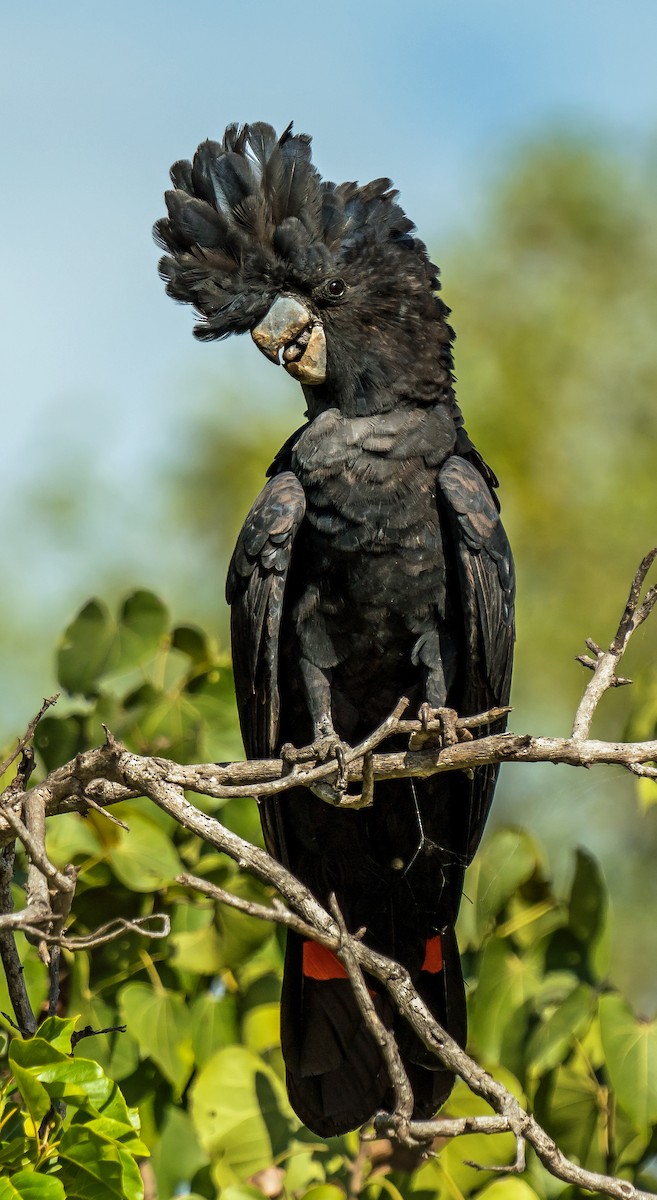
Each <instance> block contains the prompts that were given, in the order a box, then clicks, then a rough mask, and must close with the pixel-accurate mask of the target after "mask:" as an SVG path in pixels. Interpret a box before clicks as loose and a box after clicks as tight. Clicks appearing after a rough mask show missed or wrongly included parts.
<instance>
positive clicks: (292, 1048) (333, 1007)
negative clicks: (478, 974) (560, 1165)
mask: <svg viewBox="0 0 657 1200" xmlns="http://www.w3.org/2000/svg"><path fill="white" fill-rule="evenodd" d="M421 963H422V965H421V968H420V970H419V972H418V973H417V974H415V978H414V982H415V985H416V987H417V990H418V992H419V993H420V995H421V997H422V999H423V1000H424V1001H425V1003H426V1004H427V1005H428V1007H429V1009H430V1010H431V1012H432V1013H433V1015H434V1016H435V1018H436V1019H437V1021H438V1022H439V1023H440V1025H442V1026H443V1028H444V1029H446V1030H447V1032H448V1033H450V1034H451V1036H452V1037H453V1038H455V1039H456V1041H458V1042H459V1043H460V1044H461V1045H464V1044H465V1038H466V1018H465V992H464V987H463V976H462V973H461V964H460V959H459V954H458V948H457V945H456V937H455V934H454V930H453V929H447V930H445V931H443V932H442V933H441V934H435V935H433V936H432V937H430V938H427V939H426V942H425V945H424V949H423V958H422V960H421ZM368 983H369V987H370V992H371V995H372V998H373V1000H374V1004H375V1007H376V1010H377V1012H378V1014H379V1016H380V1017H381V1019H382V1020H383V1022H384V1024H385V1025H386V1026H387V1027H388V1028H389V1029H391V1030H393V1032H394V1034H395V1037H396V1039H397V1043H398V1045H399V1048H400V1051H401V1054H402V1059H403V1061H404V1065H405V1067H406V1071H407V1074H408V1076H409V1079H410V1082H411V1087H412V1089H413V1094H414V1097H415V1109H414V1116H415V1117H416V1118H418V1119H426V1118H427V1117H430V1116H432V1115H433V1114H434V1113H435V1112H436V1110H437V1109H438V1108H439V1107H440V1105H441V1104H443V1103H444V1101H445V1100H446V1099H447V1097H448V1095H449V1093H450V1091H451V1089H452V1085H453V1082H454V1079H453V1076H452V1074H451V1073H450V1072H449V1071H446V1070H445V1069H444V1068H443V1067H441V1065H440V1063H439V1062H438V1060H437V1059H436V1058H435V1056H433V1055H432V1054H431V1052H430V1051H429V1050H427V1049H426V1047H425V1046H424V1045H423V1043H422V1042H421V1041H420V1039H419V1038H418V1037H417V1035H416V1034H415V1033H414V1032H413V1030H412V1029H411V1028H410V1026H409V1025H408V1024H407V1023H406V1022H405V1021H404V1020H403V1019H402V1018H401V1017H400V1016H399V1015H398V1014H396V1012H395V1009H394V1006H393V1004H392V1002H391V1000H390V997H389V996H388V994H387V993H386V992H385V991H383V990H382V989H381V988H380V985H378V984H377V983H376V981H374V980H371V981H368ZM281 1035H282V1043H283V1054H284V1057H285V1063H286V1068H287V1086H288V1094H289V1097H290V1101H291V1103H292V1106H293V1108H294V1109H295V1111H296V1112H297V1114H298V1116H299V1117H300V1118H301V1120H302V1121H303V1122H304V1124H305V1125H307V1126H308V1127H309V1128H310V1129H312V1130H313V1131H314V1132H315V1133H317V1134H319V1136H320V1137H335V1136H337V1135H339V1134H341V1133H345V1132H347V1130H350V1129H356V1128H358V1127H359V1126H360V1125H363V1124H364V1123H365V1122H366V1121H368V1120H370V1119H371V1118H372V1117H373V1115H374V1114H375V1113H376V1112H378V1111H379V1110H387V1111H390V1110H391V1108H392V1107H393V1096H392V1091H391V1087H390V1080H389V1078H388V1074H387V1071H386V1067H385V1063H384V1061H383V1058H382V1056H381V1050H380V1048H379V1047H378V1045H377V1043H376V1042H375V1041H374V1038H373V1037H372V1035H371V1033H370V1032H369V1030H368V1028H367V1026H366V1024H365V1021H364V1019H363V1016H362V1014H361V1012H360V1011H359V1009H358V1007H357V1005H356V1001H355V999H354V994H353V991H352V987H351V983H350V981H349V979H348V977H347V973H346V971H345V968H344V967H343V965H342V963H340V961H339V960H338V959H337V958H336V956H335V955H334V954H333V953H332V952H331V951H329V950H326V949H325V948H324V947H322V946H319V945H318V944H317V943H315V942H311V941H307V940H306V939H304V938H301V937H299V936H298V935H296V934H292V933H289V934H288V942H287V954H286V961H285V977H284V981H283V996H282V1001H281Z"/></svg>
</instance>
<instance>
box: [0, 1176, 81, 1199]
mask: <svg viewBox="0 0 657 1200" xmlns="http://www.w3.org/2000/svg"><path fill="white" fill-rule="evenodd" d="M0 1200H66V1192H65V1191H64V1186H63V1184H62V1183H61V1181H60V1180H59V1179H57V1177H56V1176H55V1175H43V1174H41V1172H36V1171H18V1172H17V1173H16V1174H15V1175H12V1177H11V1179H0Z"/></svg>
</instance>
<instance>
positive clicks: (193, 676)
mask: <svg viewBox="0 0 657 1200" xmlns="http://www.w3.org/2000/svg"><path fill="white" fill-rule="evenodd" d="M58 663H59V673H60V682H61V684H62V686H64V687H66V689H67V690H68V691H69V693H71V694H70V697H69V700H68V702H67V705H68V707H67V708H63V709H62V711H58V710H57V709H56V710H54V713H53V715H49V716H47V717H46V718H44V720H43V721H42V723H41V726H40V727H39V731H38V736H37V744H38V748H39V752H40V755H41V758H42V761H43V764H44V765H45V766H47V767H52V766H55V765H58V764H59V763H61V762H62V761H64V760H66V759H68V758H69V757H70V756H71V754H73V753H75V752H76V751H77V750H81V749H83V748H85V747H87V746H89V745H92V744H97V743H98V742H100V741H101V740H102V738H103V731H102V723H103V722H104V723H105V724H108V725H109V726H110V727H111V728H112V731H113V732H114V733H115V734H117V735H118V736H120V737H121V738H122V739H123V740H124V741H125V742H126V744H127V745H128V746H129V747H130V748H132V749H134V750H136V751H140V752H145V753H153V752H155V753H157V754H159V755H168V754H171V755H173V754H175V755H176V756H179V757H180V758H181V760H183V761H199V760H201V759H203V758H208V759H211V758H213V757H214V758H218V757H224V758H227V757H230V756H233V755H234V756H237V744H238V739H237V731H236V725H235V715H234V710H233V708H232V703H231V679H230V671H229V669H228V666H227V662H226V659H225V657H224V656H222V655H221V653H219V652H218V651H217V650H216V648H215V647H214V646H213V645H212V643H211V641H210V640H209V639H208V638H207V636H206V635H205V634H204V633H203V632H202V631H201V630H198V629H193V628H191V627H181V626H178V627H174V628H171V627H170V623H169V619H168V615H167V613H166V610H165V608H164V606H163V605H162V603H161V602H160V601H159V600H158V599H157V597H155V596H153V595H152V594H150V593H146V592H136V593H133V594H132V595H131V596H129V597H128V598H127V600H126V601H125V602H124V603H123V604H122V605H121V606H120V607H119V609H118V612H117V613H116V614H112V613H111V612H110V611H109V610H108V609H107V607H106V606H105V605H104V604H102V603H100V602H98V601H93V602H91V603H90V604H88V605H86V606H85V607H84V608H83V609H82V611H81V613H80V614H79V615H78V617H77V618H76V619H75V620H74V621H73V622H72V624H71V625H70V626H69V628H68V629H67V631H66V633H65V635H64V638H63V641H62V644H61V646H60V650H59V655H58ZM206 804H207V805H208V808H209V809H211V810H212V811H214V812H216V813H217V815H218V816H219V817H220V819H221V820H223V821H224V822H226V824H228V825H229V826H230V827H231V828H232V829H234V830H235V831H236V832H238V833H239V834H241V835H242V836H246V837H249V838H250V839H251V840H256V841H257V840H258V839H259V836H260V834H259V826H258V819H257V813H256V811H255V805H254V804H253V802H252V801H250V800H248V799H245V800H243V801H235V800H231V801H229V802H227V803H225V802H221V801H211V800H207V801H206ZM113 811H114V812H116V813H117V814H118V815H119V816H120V817H121V818H122V819H123V820H124V821H125V822H126V823H127V824H128V825H129V826H130V832H129V833H128V832H125V831H124V830H122V829H120V828H118V827H117V826H116V825H114V824H111V823H110V822H108V821H107V819H106V818H105V817H103V816H102V815H100V814H99V813H96V812H93V811H92V812H90V813H89V815H88V816H86V817H85V818H82V817H80V816H75V815H69V816H62V817H58V818H57V819H55V820H52V821H51V822H50V825H49V842H48V846H49V851H50V854H51V856H52V857H53V860H54V861H55V862H56V863H57V864H58V865H63V864H64V863H66V862H69V861H72V862H74V863H75V864H76V865H77V866H78V867H79V870H80V875H79V884H78V893H77V896H76V900H75V904H74V909H73V931H74V932H75V933H77V934H82V933H86V932H89V931H90V930H92V929H93V928H94V927H95V926H97V925H99V924H101V923H102V922H103V921H105V920H106V919H107V917H108V915H112V916H115V915H121V916H126V917H131V918H132V917H143V916H145V915H148V914H150V913H152V912H154V911H156V910H158V911H166V912H168V913H169V915H170V917H171V922H172V935H171V937H170V938H169V939H168V940H167V942H165V943H164V942H155V943H148V942H146V941H145V940H144V939H141V938H139V937H136V936H127V935H126V936H125V937H123V938H121V939H120V940H119V941H118V942H114V943H108V944H107V945H104V946H100V947H98V948H97V949H95V950H93V951H89V952H78V953H76V954H75V955H70V954H68V953H64V955H63V958H64V971H63V977H62V1000H63V1002H64V1004H65V1008H66V1011H67V1012H68V1013H70V1014H71V1016H70V1017H66V1018H64V1019H60V1018H54V1019H52V1018H51V1019H47V1020H46V1021H45V1022H44V1023H43V1024H42V1025H41V1026H40V1029H39V1033H38V1036H37V1037H36V1038H34V1039H32V1040H31V1041H28V1042H24V1041H22V1040H21V1039H20V1037H18V1036H17V1035H16V1034H15V1031H14V1030H12V1029H11V1028H10V1027H9V1025H8V1023H7V1046H6V1054H5V1058H6V1083H5V1084H4V1088H3V1092H2V1096H3V1103H4V1104H5V1110H4V1113H5V1117H4V1124H3V1125H2V1134H1V1136H2V1137H3V1138H4V1141H3V1142H2V1143H0V1147H1V1150H0V1153H1V1157H0V1163H1V1164H2V1168H3V1171H4V1175H5V1178H4V1179H3V1180H2V1181H1V1182H0V1200H5V1197H6V1198H7V1200H9V1198H12V1200H14V1198H15V1197H25V1198H26V1200H42V1198H43V1200H59V1198H60V1197H61V1196H62V1195H63V1194H66V1195H71V1196H80V1197H81V1198H82V1197H85V1198H86V1197H87V1196H92V1195H93V1196H94V1197H95V1196H99V1197H101V1198H104V1197H107V1198H108V1200H110V1197H113V1196H118V1195H125V1196H126V1197H128V1198H130V1197H132V1196H134V1197H135V1198H137V1197H139V1196H140V1195H141V1194H142V1193H141V1190H140V1189H141V1186H142V1185H141V1180H140V1178H139V1177H138V1171H137V1168H136V1166H135V1158H142V1157H143V1156H145V1155H146V1153H147V1148H148V1150H149V1151H150V1153H151V1155H152V1158H151V1159H150V1160H149V1168H148V1169H150V1170H151V1171H152V1172H153V1174H154V1177H155V1181H156V1183H157V1188H158V1195H159V1197H160V1198H161V1200H168V1197H172V1196H174V1195H175V1196H188V1197H192V1198H193V1200H197V1198H204V1197H205V1198H207V1200H213V1198H214V1197H216V1196H219V1195H221V1197H222V1200H247V1198H248V1200H258V1197H262V1196H270V1197H276V1196H278V1195H283V1194H284V1195H285V1196H289V1197H294V1198H295V1200H339V1198H340V1197H344V1196H345V1195H346V1194H350V1195H354V1194H361V1195H363V1196H366V1197H367V1198H368V1200H370V1198H371V1200H384V1197H390V1198H391V1200H399V1197H400V1196H401V1197H403V1198H404V1200H412V1198H414V1197H416V1198H417V1200H427V1198H428V1197H429V1196H431V1197H435V1198H436V1200H454V1197H456V1196H462V1197H477V1198H478V1200H479V1198H480V1200H535V1198H536V1197H538V1198H539V1200H553V1198H554V1197H557V1196H564V1198H566V1197H567V1198H568V1200H571V1198H572V1197H573V1196H574V1195H575V1193H574V1192H573V1191H572V1189H569V1188H566V1187H565V1186H563V1185H559V1184H556V1183H555V1181H554V1180H552V1179H551V1178H550V1177H549V1176H548V1175H547V1173H546V1172H545V1170H544V1169H543V1168H542V1167H541V1165H540V1164H539V1163H538V1162H537V1161H536V1159H535V1158H532V1157H531V1156H530V1160H529V1163H528V1168H527V1171H526V1173H525V1175H524V1176H523V1178H522V1179H519V1178H514V1177H511V1176H506V1177H505V1176H503V1177H502V1178H498V1177H497V1176H496V1175H494V1174H493V1173H492V1172H491V1171H490V1170H487V1169H483V1170H477V1169H476V1168H474V1167H473V1166H472V1165H471V1164H472V1162H480V1163H485V1164H489V1165H497V1166H501V1167H502V1168H503V1167H504V1165H505V1164H509V1165H510V1164H511V1163H512V1162H513V1159H514V1156H515V1146H514V1140H513V1138H512V1137H511V1136H510V1135H508V1134H507V1135H497V1136H495V1137H486V1136H484V1135H480V1134H479V1135H469V1136H467V1137H463V1138H460V1139H456V1140H455V1141H453V1142H447V1143H446V1144H445V1145H444V1146H443V1148H442V1149H441V1151H440V1154H439V1155H438V1156H437V1157H436V1158H434V1159H431V1160H429V1161H427V1162H425V1163H423V1164H420V1165H419V1166H418V1164H409V1163H408V1162H403V1161H400V1160H399V1156H398V1155H395V1153H394V1152H393V1151H392V1149H391V1148H390V1147H389V1146H388V1145H387V1144H381V1143H380V1142H377V1143H373V1144H372V1145H370V1146H369V1147H367V1146H366V1147H365V1149H364V1148H363V1147H361V1146H360V1144H359V1141H358V1137H357V1135H355V1134H349V1135H347V1136H345V1137H343V1138H340V1139H334V1140H332V1141H330V1142H320V1141H319V1140H318V1139H317V1138H316V1137H315V1136H314V1135H312V1134H311V1133H310V1132H309V1131H308V1130H306V1129H304V1128H303V1127H302V1126H300V1124H299V1121H298V1119H297V1118H296V1117H295V1115H294V1114H293V1112H292V1110H291V1108H290V1106H289V1104H288V1101H287V1097H286V1094H285V1088H284V1084H283V1078H284V1073H283V1065H282V1059H281V1053H280V1046H279V1034H278V995H279V989H280V980H281V976H282V962H283V958H282V942H283V939H282V936H281V933H280V931H278V930H276V928H274V927H272V926H270V925H265V924H263V923H260V922H258V921H255V920H254V919H253V918H250V917H248V916H245V915H244V914H241V913H238V912H235V911H233V910H227V909H219V908H218V907H217V906H215V905H214V904H212V903H209V902H206V901H205V900H203V901H201V900H199V898H198V896H195V895H190V894H188V893H187V892H186V891H185V890H184V889H183V888H182V887H181V886H180V885H178V884H176V883H175V877H176V875H177V874H179V873H180V872H181V871H182V870H183V869H185V868H191V869H193V870H194V872H195V873H197V874H199V875H202V876H204V877H205V878H207V879H210V880H212V881H213V882H215V883H217V884H220V885H221V886H223V887H226V888H228V890H231V891H234V892H237V893H239V894H240V895H248V896H250V897H252V898H254V899H260V900H266V899H267V890H266V889H265V888H264V887H263V886H262V885H261V884H259V883H258V882H257V881H255V880H253V879H251V878H248V877H245V876H240V875H239V874H238V872H237V870H236V868H235V866H234V865H233V864H232V863H230V862H228V861H227V860H226V859H224V858H222V857H221V856H220V855H218V854H217V853H216V852H215V851H214V850H212V849H211V848H210V847H207V846H203V845H200V844H199V843H198V841H197V840H196V839H195V838H193V837H191V836H190V835H189V834H188V833H186V832H185V831H184V830H181V829H180V828H179V827H177V826H176V825H175V824H174V823H173V822H172V821H171V820H170V819H169V818H168V817H166V816H165V815H164V814H163V813H161V812H160V811H159V810H156V809H154V808H153V807H152V806H148V805H147V804H146V802H145V801H130V802H125V803H122V804H119V805H116V806H115V807H114V810H113ZM466 897H467V898H466V899H465V900H464V903H463V906H462V910H461V917H460V921H459V938H460V944H461V947H462V951H463V955H464V964H465V969H466V977H467V982H468V991H469V1008H470V1036H471V1049H472V1051H473V1053H474V1054H475V1055H476V1056H477V1057H478V1058H479V1060H480V1061H481V1062H483V1063H484V1065H486V1067H487V1068H488V1069H489V1070H490V1071H491V1072H492V1073H493V1074H494V1075H495V1076H497V1077H498V1078H500V1079H501V1080H502V1081H503V1082H504V1083H505V1084H506V1086H508V1087H509V1088H510V1089H511V1090H512V1091H513V1092H514V1093H515V1094H517V1095H518V1096H519V1097H521V1098H523V1099H526V1100H527V1102H528V1103H529V1104H530V1105H531V1106H533V1108H534V1109H535V1111H536V1113H537V1116H538V1118H539V1119H540V1120H541V1122H542V1123H543V1124H544V1125H545V1127H546V1128H547V1129H548V1131H549V1132H550V1133H551V1134H552V1135H553V1136H554V1137H555V1138H556V1140H557V1141H558V1143H559V1145H560V1146H561V1148H562V1149H563V1150H564V1152H565V1153H566V1154H568V1155H570V1156H572V1157H574V1158H576V1159H578V1160H579V1161H581V1162H582V1163H583V1164H584V1165H586V1166H588V1167H590V1168H593V1169H597V1170H602V1171H605V1172H610V1173H617V1174H619V1175H621V1176H622V1177H624V1178H628V1179H631V1180H633V1181H635V1182H637V1183H640V1184H642V1185H643V1186H655V1184H657V1178H655V1177H654V1172H655V1168H654V1162H655V1161H657V1133H656V1128H657V1094H656V1092H655V1083H654V1079H655V1071H656V1067H655V1063H656V1061H657V1032H656V1027H655V1023H654V1022H645V1021H641V1020H639V1019H637V1017H635V1015H634V1013H633V1012H632V1010H631V1008H630V1007H629V1006H628V1004H627V1002H626V1001H625V1000H624V999H623V998H622V997H621V996H620V995H619V994H618V993H617V992H615V991H614V990H613V989H612V988H611V987H610V985H609V983H608V979H607V971H608V967H609V961H608V960H609V953H608V945H609V939H608V915H609V904H608V898H607V892H606V887H605V883H604V880H603V878H602V876H601V873H600V870H599V867H598V866H597V864H596V862H595V860H594V859H593V858H592V857H591V856H590V854H588V853H587V852H585V851H583V850H578V851H577V852H576V854H575V857H574V862H573V864H572V868H571V880H570V883H569V886H568V889H567V891H566V894H565V895H561V894H560V893H559V891H558V890H557V889H556V888H555V886H554V884H553V882H552V880H551V879H550V872H549V867H548V864H547V862H546V860H545V856H544V854H543V851H542V850H541V848H540V846H539V845H538V844H537V842H536V841H535V839H534V838H532V837H531V835H530V834H528V833H527V832H525V831H523V830H519V829H514V828H506V829H500V830H498V831H497V832H496V833H495V834H494V835H493V836H492V837H490V838H489V840H488V841H487V842H486V843H485V845H484V848H483V849H482V851H481V852H480V854H479V855H478V856H477V858H476V860H475V863H474V865H473V867H472V868H471V869H470V872H469V877H468V880H467V883H466ZM108 904H109V905H111V914H110V913H108ZM18 942H19V945H20V950H21V954H22V956H23V958H24V962H25V973H26V979H27V982H28V987H29V990H30V995H31V997H32V1000H33V1003H35V1004H36V1005H37V1007H38V1005H39V1004H41V1003H42V1002H43V1001H44V999H45V996H46V993H47V983H46V980H45V977H44V970H43V968H42V966H41V964H40V963H38V961H37V960H36V956H35V955H34V952H33V951H32V950H31V949H30V948H28V946H27V944H26V943H25V942H24V939H22V938H21V937H19V938H18ZM0 992H2V994H0V1009H3V1010H5V1011H7V1009H8V1006H9V1000H8V997H7V995H6V992H5V991H4V987H3V988H2V989H0ZM78 1014H79V1017H78ZM76 1021H79V1024H80V1025H82V1026H86V1025H90V1026H91V1027H92V1028H94V1029H103V1028H107V1027H111V1026H116V1025H119V1024H122V1023H124V1024H126V1025H127V1032H126V1033H118V1032H116V1033H110V1034H98V1035H96V1036H93V1037H89V1038H87V1039H85V1041H84V1044H83V1045H84V1057H81V1056H79V1055H78V1054H76V1055H74V1056H73V1057H71V1055H70V1053H69V1051H70V1037H71V1032H72V1030H73V1028H74V1026H75V1024H76ZM112 1080H113V1081H114V1082H110V1081H112ZM119 1085H120V1088H121V1091H120V1092H119ZM123 1097H125V1099H124V1098H123ZM62 1103H63V1104H65V1105H66V1116H65V1117H62V1116H61V1115H60V1109H59V1107H58V1106H59V1105H60V1104H62ZM129 1106H132V1107H129ZM136 1110H138V1112H139V1118H140V1121H141V1130H142V1133H141V1134H139V1133H138V1125H137V1121H136V1115H135V1112H136ZM445 1111H446V1113H447V1114H450V1115H454V1116H456V1115H461V1114H465V1113H480V1112H486V1111H488V1110H487V1106H486V1104H485V1103H484V1102H483V1101H481V1100H478V1099H477V1098H475V1097H473V1096H472V1095H471V1094H470V1093H469V1092H468V1089H467V1088H466V1087H465V1085H463V1084H461V1083H459V1084H457V1086H456V1088H455V1090H454V1093H453V1095H452V1097H451V1099H450V1101H449V1103H448V1105H447V1108H446V1110H445ZM45 1118H47V1122H49V1124H48V1123H47V1135H44V1133H43V1132H41V1133H39V1134H38V1132H37V1131H38V1130H39V1129H40V1128H41V1130H42V1131H43V1128H44V1127H43V1124H42V1123H43V1121H44V1119H45ZM142 1139H143V1141H142ZM412 1166H414V1168H415V1169H411V1170H409V1167H412ZM67 1172H68V1175H67ZM73 1177H74V1178H75V1184H72V1183H71V1182H70V1178H73ZM62 1187H64V1188H65V1189H66V1190H65V1192H62V1190H61V1189H62ZM121 1187H122V1188H123V1189H124V1190H123V1192H121V1191H120V1190H118V1189H120V1188H121ZM75 1188H77V1190H75ZM112 1189H114V1190H112Z"/></svg>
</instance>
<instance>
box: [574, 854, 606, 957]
mask: <svg viewBox="0 0 657 1200" xmlns="http://www.w3.org/2000/svg"><path fill="white" fill-rule="evenodd" d="M608 909H609V896H608V893H607V887H606V884H605V881H604V877H603V875H602V871H601V869H600V866H599V864H598V863H597V862H596V860H595V859H594V858H593V856H592V855H591V854H589V853H588V851H586V850H583V849H581V848H578V850H577V851H576V861H575V874H574V877H573V882H572V887H571V891H570V899H569V901H568V927H569V929H570V930H571V931H572V932H573V933H574V935H575V937H576V938H578V939H579V940H580V941H581V942H584V943H585V945H586V947H587V957H588V960H589V962H590V963H591V966H592V968H593V969H594V971H595V972H596V974H597V975H598V977H600V976H603V975H604V974H605V972H606V970H607V967H608V960H609V938H608V937H606V936H605V934H606V933H607V913H608Z"/></svg>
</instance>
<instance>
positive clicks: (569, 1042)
mask: <svg viewBox="0 0 657 1200" xmlns="http://www.w3.org/2000/svg"><path fill="white" fill-rule="evenodd" d="M595 1009H596V996H595V993H594V991H593V989H592V988H590V987H589V986H588V984H585V983H581V984H580V985H579V987H576V988H575V989H574V991H572V992H571V993H570V995H569V996H567V997H566V999H565V1000H564V1001H563V1002H562V1003H561V1004H560V1005H559V1006H558V1008H556V1010H555V1011H554V1012H553V1013H552V1014H551V1015H550V1016H549V1017H548V1019H547V1020H546V1021H544V1022H543V1024H542V1025H540V1026H539V1027H538V1029H536V1030H534V1032H533V1034H532V1036H531V1037H530V1039H529V1043H528V1046H527V1063H528V1065H529V1067H530V1070H531V1072H532V1074H534V1075H544V1074H545V1072H546V1071H550V1070H552V1069H553V1068H554V1067H556V1066H558V1065H559V1063H561V1062H563V1060H564V1058H565V1057H566V1056H567V1054H568V1053H569V1051H570V1049H571V1048H572V1046H573V1045H574V1043H575V1040H576V1039H578V1038H580V1037H582V1035H583V1034H584V1033H585V1031H586V1029H587V1028H588V1025H589V1024H590V1022H591V1019H592V1017H593V1014H594V1013H595Z"/></svg>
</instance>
